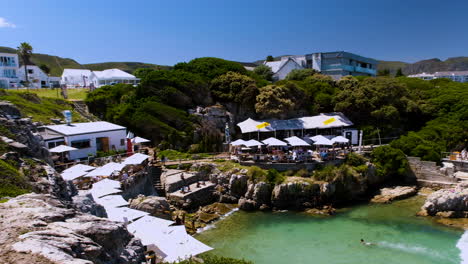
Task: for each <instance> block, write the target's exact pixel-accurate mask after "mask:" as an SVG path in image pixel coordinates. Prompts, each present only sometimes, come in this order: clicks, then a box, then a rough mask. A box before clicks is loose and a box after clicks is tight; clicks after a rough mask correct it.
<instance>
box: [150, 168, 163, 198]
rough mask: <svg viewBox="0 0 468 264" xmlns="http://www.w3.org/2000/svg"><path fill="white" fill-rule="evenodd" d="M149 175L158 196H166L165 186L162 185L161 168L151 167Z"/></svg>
mask: <svg viewBox="0 0 468 264" xmlns="http://www.w3.org/2000/svg"><path fill="white" fill-rule="evenodd" d="M149 173H150V175H151V178H152V179H153V186H154V189H155V190H156V192H157V194H158V196H163V197H164V196H166V190H165V189H164V186H163V185H162V183H161V174H162V169H161V167H160V166H151V167H149Z"/></svg>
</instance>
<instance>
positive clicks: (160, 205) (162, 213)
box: [129, 195, 171, 219]
mask: <svg viewBox="0 0 468 264" xmlns="http://www.w3.org/2000/svg"><path fill="white" fill-rule="evenodd" d="M129 203H130V205H129V207H130V208H132V209H136V210H141V211H145V212H147V213H150V214H151V215H152V216H156V217H161V218H167V219H170V214H171V209H170V206H169V203H168V202H167V200H166V198H165V197H158V196H144V195H138V196H137V197H135V198H134V199H130V200H129Z"/></svg>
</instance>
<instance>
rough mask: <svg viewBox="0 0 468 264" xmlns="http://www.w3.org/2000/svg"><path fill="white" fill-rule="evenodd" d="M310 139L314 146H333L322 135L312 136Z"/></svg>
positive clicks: (331, 142)
mask: <svg viewBox="0 0 468 264" xmlns="http://www.w3.org/2000/svg"><path fill="white" fill-rule="evenodd" d="M310 139H312V140H313V141H314V145H325V146H331V145H333V141H331V140H330V139H328V138H326V137H324V136H322V135H317V136H313V137H311V138H310Z"/></svg>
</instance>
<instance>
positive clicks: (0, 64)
mask: <svg viewBox="0 0 468 264" xmlns="http://www.w3.org/2000/svg"><path fill="white" fill-rule="evenodd" d="M19 82H20V79H19V78H18V55H17V54H14V53H0V88H7V89H8V88H14V87H17V86H18V85H19Z"/></svg>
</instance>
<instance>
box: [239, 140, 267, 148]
mask: <svg viewBox="0 0 468 264" xmlns="http://www.w3.org/2000/svg"><path fill="white" fill-rule="evenodd" d="M243 145H245V146H246V147H255V146H261V145H263V143H261V142H259V141H257V140H255V139H251V140H249V141H246V142H245V144H243Z"/></svg>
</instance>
